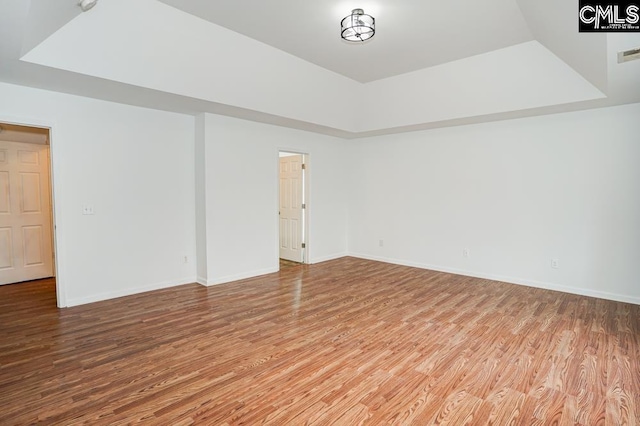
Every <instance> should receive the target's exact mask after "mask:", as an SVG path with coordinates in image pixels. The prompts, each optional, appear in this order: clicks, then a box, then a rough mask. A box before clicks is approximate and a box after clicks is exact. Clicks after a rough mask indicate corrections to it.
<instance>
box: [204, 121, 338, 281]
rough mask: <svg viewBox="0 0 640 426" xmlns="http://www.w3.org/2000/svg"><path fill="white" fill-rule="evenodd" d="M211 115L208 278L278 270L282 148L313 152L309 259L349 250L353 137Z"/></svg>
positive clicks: (208, 124)
mask: <svg viewBox="0 0 640 426" xmlns="http://www.w3.org/2000/svg"><path fill="white" fill-rule="evenodd" d="M204 121H205V124H204V134H205V157H206V185H205V188H206V218H207V224H206V228H207V268H206V269H207V274H208V275H207V277H206V280H201V282H202V283H203V284H218V283H221V282H227V281H232V280H235V279H239V278H244V277H249V276H255V275H260V274H264V273H268V272H273V271H277V270H278V151H279V150H285V151H293V152H302V153H307V154H309V165H308V172H309V173H308V176H309V185H310V189H309V199H308V208H309V209H310V210H309V224H310V229H309V240H308V243H309V250H310V252H309V253H310V262H311V263H315V262H319V261H322V260H327V259H331V258H336V257H340V256H344V255H345V254H346V247H347V242H346V241H347V240H346V239H347V229H346V226H347V225H346V218H347V198H346V197H347V182H346V178H347V172H348V170H347V168H348V167H349V166H350V165H349V162H348V159H347V157H346V155H345V145H346V143H347V142H346V141H344V140H341V139H336V138H332V137H328V136H322V135H317V134H313V133H308V132H303V131H299V130H293V129H287V128H282V127H276V126H270V125H265V124H259V123H254V122H250V121H244V120H239V119H235V118H230V117H224V116H218V115H212V114H205V115H204ZM201 278H204V277H201Z"/></svg>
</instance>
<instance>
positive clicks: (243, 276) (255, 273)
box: [198, 266, 279, 286]
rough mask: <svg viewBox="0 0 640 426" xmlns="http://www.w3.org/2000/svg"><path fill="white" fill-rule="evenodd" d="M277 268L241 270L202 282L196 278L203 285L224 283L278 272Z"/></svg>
mask: <svg viewBox="0 0 640 426" xmlns="http://www.w3.org/2000/svg"><path fill="white" fill-rule="evenodd" d="M278 270H279V269H278V267H277V266H276V267H271V268H265V269H258V270H255V271H251V272H242V273H240V274H233V275H227V276H224V277H219V278H214V279H212V280H203V282H200V280H198V283H199V284H202V285H204V286H210V285H218V284H225V283H229V282H232V281H238V280H244V279H247V278H254V277H258V276H260V275H267V274H272V273H274V272H278Z"/></svg>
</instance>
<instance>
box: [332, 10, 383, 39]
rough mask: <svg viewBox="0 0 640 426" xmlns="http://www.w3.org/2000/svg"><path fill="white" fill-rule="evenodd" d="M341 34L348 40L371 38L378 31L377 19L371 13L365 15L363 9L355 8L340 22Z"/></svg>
mask: <svg viewBox="0 0 640 426" xmlns="http://www.w3.org/2000/svg"><path fill="white" fill-rule="evenodd" d="M340 25H341V26H342V33H341V36H342V38H343V39H344V40H347V41H354V42H358V41H365V40H369V39H370V38H371V37H373V36H374V35H375V33H376V20H375V18H374V17H373V16H371V15H365V13H364V10H362V9H353V10H352V11H351V15H349V16H346V17H345V18H344V19H343V20H342V22H341V23H340Z"/></svg>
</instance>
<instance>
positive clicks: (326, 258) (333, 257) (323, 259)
mask: <svg viewBox="0 0 640 426" xmlns="http://www.w3.org/2000/svg"><path fill="white" fill-rule="evenodd" d="M345 256H349V254H348V253H336V254H331V255H329V256H321V257H314V258H313V259H311V261H310V263H311V264H312V265H313V264H316V263H321V262H327V261H329V260H336V259H340V258H341V257H345Z"/></svg>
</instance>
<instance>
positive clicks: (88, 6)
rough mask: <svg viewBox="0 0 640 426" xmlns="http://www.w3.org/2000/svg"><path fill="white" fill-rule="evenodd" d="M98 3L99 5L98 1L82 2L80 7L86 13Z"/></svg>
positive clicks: (86, 0)
mask: <svg viewBox="0 0 640 426" xmlns="http://www.w3.org/2000/svg"><path fill="white" fill-rule="evenodd" d="M96 3H98V0H80V2H79V3H78V6H80V9H82V11H83V12H86V11H87V10H89V9H91V8H92V7H93V6H95V5H96Z"/></svg>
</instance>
